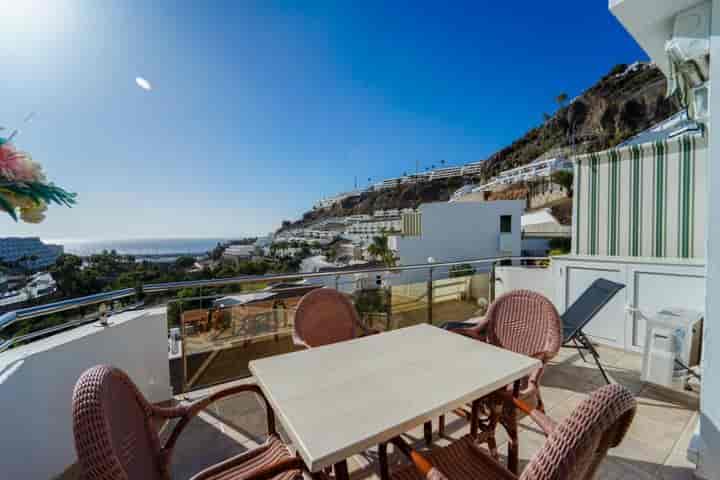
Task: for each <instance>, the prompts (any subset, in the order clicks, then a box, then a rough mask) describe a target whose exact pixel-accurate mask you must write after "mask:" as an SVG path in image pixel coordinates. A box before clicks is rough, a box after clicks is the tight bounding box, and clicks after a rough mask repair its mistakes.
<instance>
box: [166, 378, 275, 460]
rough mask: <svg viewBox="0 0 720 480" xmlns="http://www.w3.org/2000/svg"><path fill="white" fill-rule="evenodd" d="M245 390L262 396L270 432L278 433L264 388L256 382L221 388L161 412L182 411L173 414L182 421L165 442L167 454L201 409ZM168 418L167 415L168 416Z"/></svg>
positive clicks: (271, 433)
mask: <svg viewBox="0 0 720 480" xmlns="http://www.w3.org/2000/svg"><path fill="white" fill-rule="evenodd" d="M243 392H252V393H254V394H256V395H258V396H259V397H260V398H262V399H263V402H265V410H266V411H267V424H268V434H270V435H273V434H275V433H276V430H275V413H274V412H273V410H272V407H271V406H270V402H268V400H267V398H266V397H265V395H264V394H263V392H262V390H260V387H258V386H257V385H254V384H247V385H237V386H234V387H230V388H227V389H225V390H220V391H218V392H215V393H213V394H211V395H208V396H207V397H205V398H203V399H201V400H198V401H196V402H194V403H192V404H190V405H185V406H182V407H175V408H174V409H165V410H166V411H165V412H159V415H160V416H163V414H167V413H170V412H168V411H167V410H176V411H177V412H181V414H180V415H173V417H180V421H179V422H178V424H177V425H176V426H175V428H174V429H173V431H172V432H171V433H170V437H169V438H168V440H167V442H165V446H164V447H163V451H164V452H165V455H170V453H171V452H172V449H173V447H174V446H175V443H176V442H177V439H178V437H179V436H180V434H181V433H182V431H183V430H184V429H185V427H187V425H188V424H189V423H190V420H192V419H193V418H194V417H195V416H196V415H197V414H198V413H199V412H200V411H202V410H204V409H206V408H207V407H208V406H209V405H211V404H212V403H214V402H217V401H218V400H221V399H223V398H226V397H230V396H232V395H237V394H238V393H243ZM155 409H158V410H162V409H160V408H159V407H155ZM166 418H167V417H166Z"/></svg>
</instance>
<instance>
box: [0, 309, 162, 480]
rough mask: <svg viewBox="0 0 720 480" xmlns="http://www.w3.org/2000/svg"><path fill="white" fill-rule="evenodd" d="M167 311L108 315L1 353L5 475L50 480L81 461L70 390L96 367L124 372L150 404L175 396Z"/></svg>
mask: <svg viewBox="0 0 720 480" xmlns="http://www.w3.org/2000/svg"><path fill="white" fill-rule="evenodd" d="M167 345H168V343H167V318H166V315H165V308H159V309H152V310H144V311H137V312H126V313H122V314H119V315H117V316H114V317H111V325H110V326H109V327H101V326H99V325H98V324H90V325H85V326H82V327H79V328H76V329H73V330H70V331H67V332H63V333H60V334H57V335H54V336H52V337H49V338H47V339H43V340H39V341H37V342H33V343H30V344H28V345H25V346H22V347H18V348H15V349H12V350H9V351H7V352H4V353H2V354H0V412H2V413H1V414H0V431H1V432H2V435H0V451H1V452H2V465H1V466H0V472H2V473H0V477H2V478H25V479H48V478H52V477H54V476H56V475H58V474H60V473H62V472H63V470H64V469H66V468H67V467H68V466H70V465H71V464H73V463H74V462H75V461H76V455H75V448H74V443H73V435H72V405H71V403H72V392H73V388H74V386H75V382H76V381H77V379H78V377H79V376H80V374H81V373H82V372H83V371H85V370H86V369H87V368H89V367H91V366H94V365H97V364H109V365H114V366H116V367H119V368H121V369H123V370H124V371H126V372H127V373H128V374H129V375H130V377H131V378H132V379H133V381H134V382H136V383H137V385H138V386H139V387H140V390H141V391H142V392H143V394H144V395H145V396H146V397H147V398H148V399H149V400H150V401H152V402H160V401H164V400H168V399H169V398H170V397H171V390H170V373H169V366H168V351H167V349H168V347H167Z"/></svg>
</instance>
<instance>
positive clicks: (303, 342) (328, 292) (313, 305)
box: [293, 288, 377, 348]
mask: <svg viewBox="0 0 720 480" xmlns="http://www.w3.org/2000/svg"><path fill="white" fill-rule="evenodd" d="M373 333H377V332H376V331H372V330H368V329H366V328H365V327H364V326H363V325H362V323H361V322H360V317H359V316H358V314H357V310H355V306H354V305H353V304H352V302H350V300H349V299H348V298H347V296H346V295H343V294H342V293H340V292H338V291H337V290H333V289H331V288H318V289H317V290H312V291H311V292H309V293H307V294H305V296H303V297H302V299H300V302H299V303H298V306H297V310H296V311H295V323H294V327H293V342H294V343H295V345H297V346H300V347H305V348H314V347H320V346H323V345H330V344H331V343H337V342H344V341H346V340H351V339H353V338H355V337H358V336H364V335H368V334H373Z"/></svg>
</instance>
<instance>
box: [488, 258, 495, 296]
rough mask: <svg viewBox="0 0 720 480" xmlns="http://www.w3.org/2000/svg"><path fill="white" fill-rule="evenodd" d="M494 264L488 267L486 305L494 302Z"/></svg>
mask: <svg viewBox="0 0 720 480" xmlns="http://www.w3.org/2000/svg"><path fill="white" fill-rule="evenodd" d="M495 265H497V264H496V263H495V262H492V264H491V265H490V284H489V285H488V290H489V293H488V297H490V298H488V305H490V304H491V303H492V302H494V301H495Z"/></svg>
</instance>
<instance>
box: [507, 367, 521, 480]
mask: <svg viewBox="0 0 720 480" xmlns="http://www.w3.org/2000/svg"><path fill="white" fill-rule="evenodd" d="M512 395H513V397H515V398H518V396H519V395H520V381H516V382H515V383H514V384H513V394H512ZM504 410H505V411H504V412H503V416H504V417H505V423H506V425H505V427H506V429H507V432H508V456H507V466H508V470H510V471H511V472H512V473H514V474H515V475H517V473H518V460H519V456H520V455H519V448H518V432H517V412H516V409H515V404H514V403H513V402H512V401H507V400H506V401H505V405H504Z"/></svg>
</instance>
